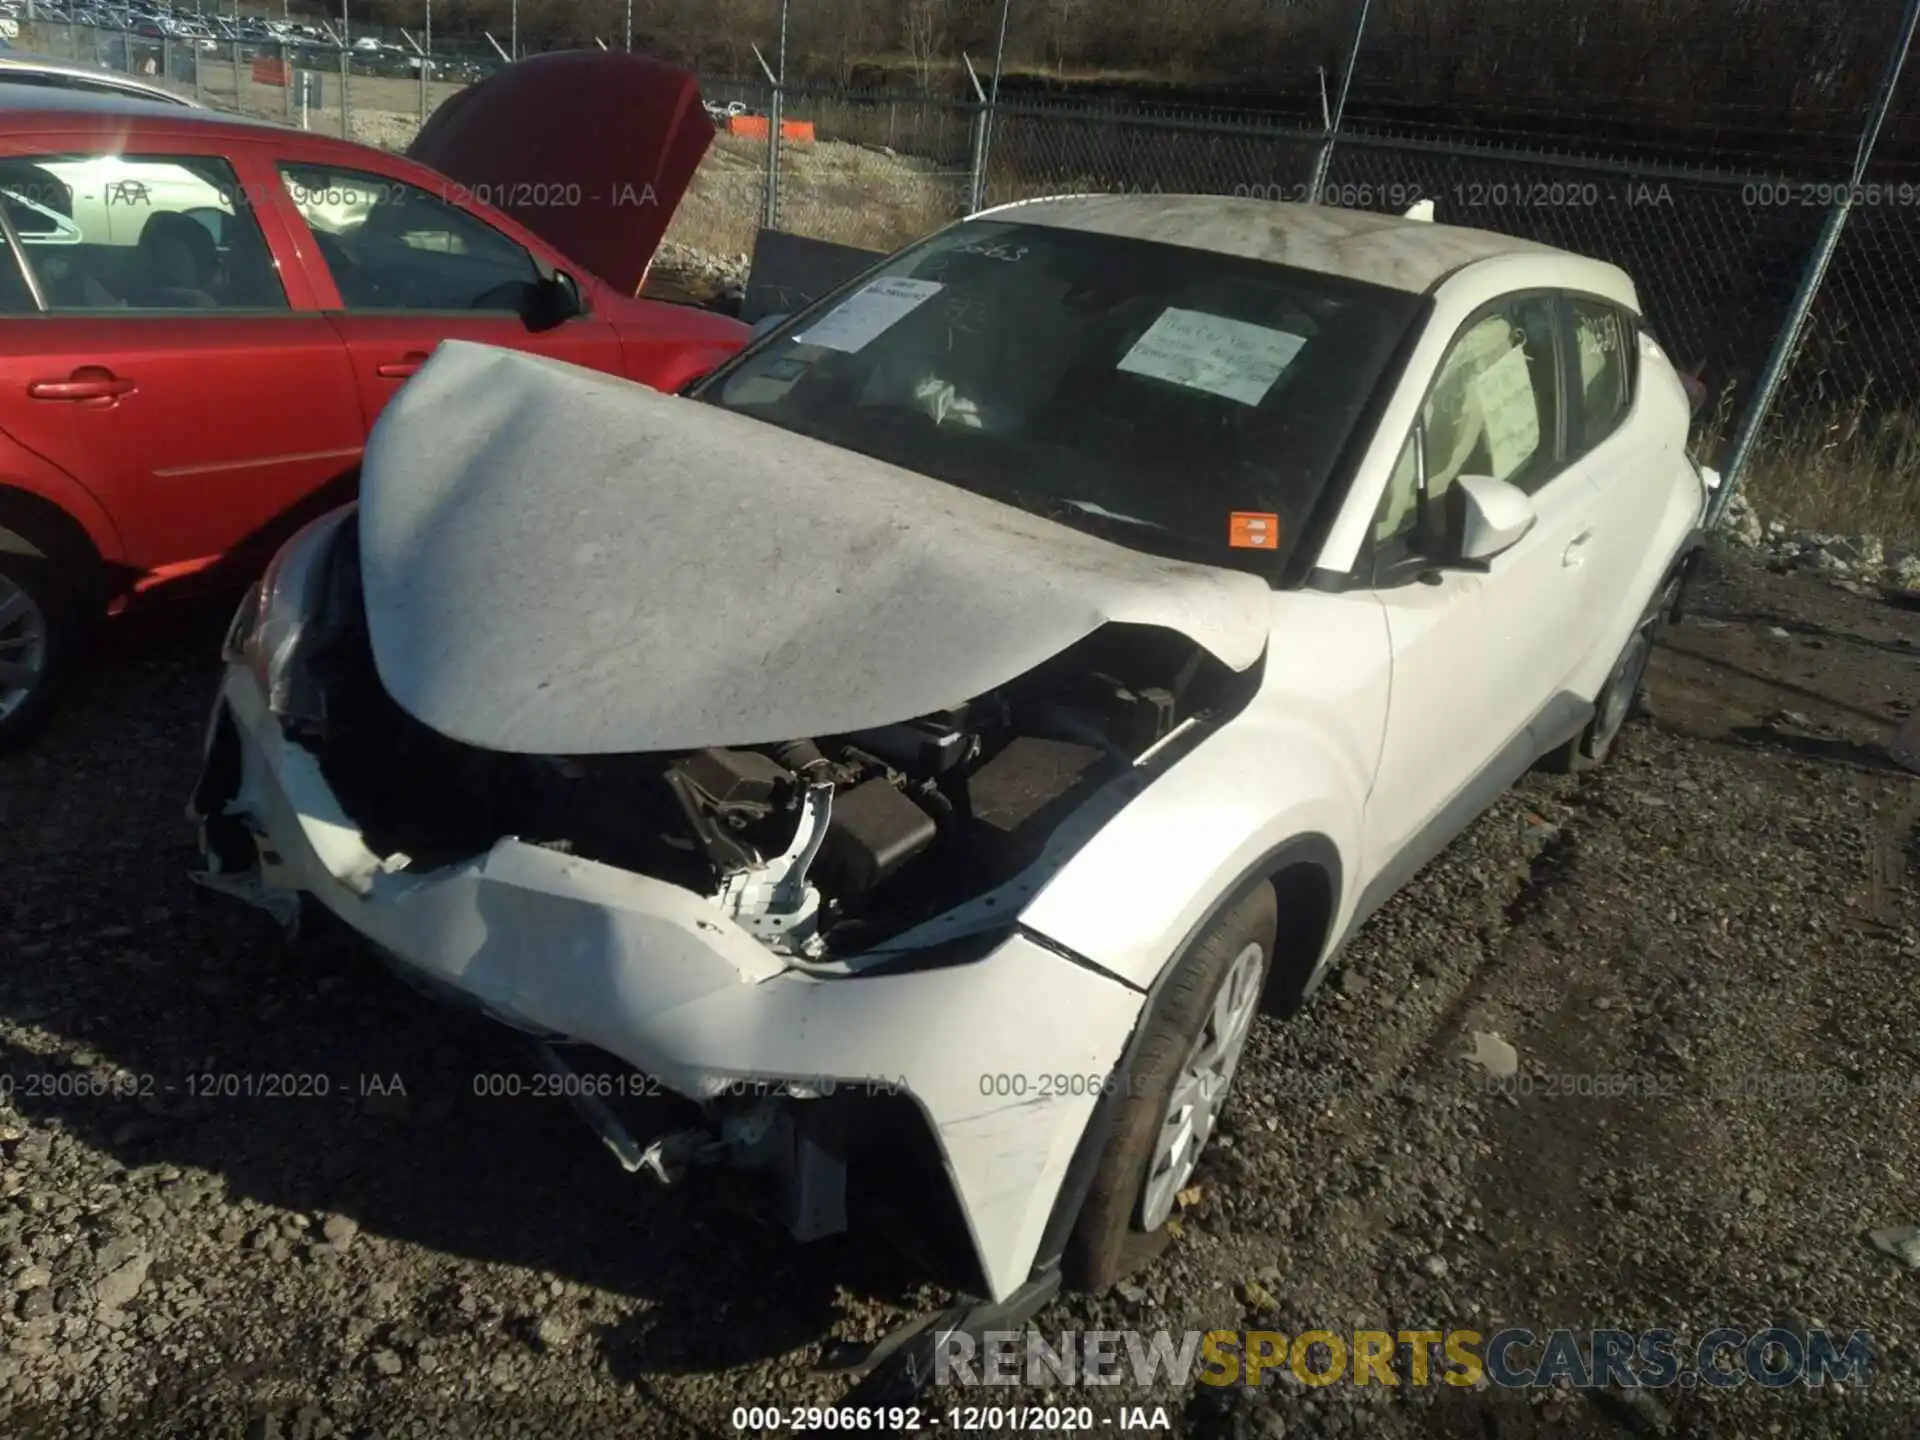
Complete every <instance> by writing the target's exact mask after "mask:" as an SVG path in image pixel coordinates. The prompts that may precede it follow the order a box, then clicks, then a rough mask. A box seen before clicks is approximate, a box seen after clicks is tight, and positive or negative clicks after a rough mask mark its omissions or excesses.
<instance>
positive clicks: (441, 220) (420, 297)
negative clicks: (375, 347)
mask: <svg viewBox="0 0 1920 1440" xmlns="http://www.w3.org/2000/svg"><path fill="white" fill-rule="evenodd" d="M280 174H281V178H282V180H283V181H284V182H285V184H286V187H287V193H288V194H289V195H290V196H291V197H292V199H293V203H294V208H295V209H297V210H299V212H300V214H301V216H302V217H303V218H304V219H305V220H306V222H307V226H308V228H309V229H310V230H312V231H313V236H314V241H315V244H316V245H317V247H318V249H319V251H320V254H321V256H322V257H323V258H324V259H325V260H326V264H327V270H328V272H329V273H330V274H331V275H332V276H333V283H334V285H335V287H336V288H338V290H339V291H340V299H341V301H342V303H343V304H344V305H345V306H346V308H347V309H348V310H454V311H486V310H498V311H506V312H512V313H516V314H517V313H519V312H520V310H521V309H522V307H523V306H524V304H525V292H526V291H527V290H529V289H531V288H533V287H535V286H537V285H538V283H539V280H540V270H539V267H538V266H537V265H536V264H535V263H534V259H533V256H532V255H531V254H529V253H528V252H527V249H526V247H525V246H523V245H520V244H517V243H515V242H514V241H513V240H510V239H508V238H507V237H506V236H505V235H503V234H501V233H500V232H499V231H498V230H496V229H494V228H493V226H491V225H489V224H487V223H486V222H485V221H484V220H482V219H480V218H479V217H478V216H477V215H474V214H472V213H470V212H468V211H466V210H463V209H461V208H460V207H459V206H458V205H454V204H452V203H450V202H449V201H447V200H444V199H442V198H441V197H440V196H437V195H434V194H431V193H429V192H428V191H426V190H424V189H422V188H420V187H419V186H417V185H409V184H407V183H406V182H405V181H404V180H396V179H393V178H391V177H389V176H384V175H373V174H369V173H367V172H365V171H359V170H345V169H341V168H339V167H336V166H322V165H310V164H300V163H297V162H293V163H287V164H283V165H282V166H281V167H280Z"/></svg>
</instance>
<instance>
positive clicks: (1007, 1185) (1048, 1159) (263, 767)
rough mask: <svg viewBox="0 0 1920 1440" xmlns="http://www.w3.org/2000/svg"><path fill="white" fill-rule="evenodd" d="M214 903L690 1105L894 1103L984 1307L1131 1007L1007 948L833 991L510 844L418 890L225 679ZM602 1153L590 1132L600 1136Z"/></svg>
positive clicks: (1037, 1237) (1133, 1012)
mask: <svg viewBox="0 0 1920 1440" xmlns="http://www.w3.org/2000/svg"><path fill="white" fill-rule="evenodd" d="M192 814H193V818H195V819H196V820H197V821H198V823H199V824H200V827H201V835H202V848H203V850H204V851H205V853H206V856H207V865H208V868H207V871H206V872H204V874H203V876H202V877H201V878H202V879H203V880H204V881H205V882H206V883H209V884H211V885H213V886H214V887H215V888H218V889H221V890H226V891H229V892H236V893H239V894H241V895H243V896H244V897H245V898H248V899H251V900H254V901H256V902H257V903H261V904H263V905H265V906H267V907H268V908H270V909H277V910H278V911H279V912H280V913H282V914H283V915H284V914H285V913H287V907H288V906H289V905H290V904H297V902H298V896H299V895H300V894H301V893H305V894H307V895H310V896H312V897H313V898H314V899H315V900H317V901H318V902H319V903H320V904H322V905H324V906H325V907H326V908H327V909H328V910H329V911H331V912H332V913H333V914H334V915H336V916H338V917H339V918H340V919H341V920H343V921H344V922H345V923H346V924H347V925H349V926H350V927H351V928H353V929H354V930H356V931H358V932H359V933H360V934H362V935H363V936H365V937H366V938H367V939H368V940H370V941H372V942H373V944H374V945H375V946H376V947H377V948H378V949H379V950H381V951H382V952H383V953H384V954H385V955H386V956H387V957H388V958H389V959H390V960H391V961H392V962H394V963H395V964H396V965H398V966H399V967H401V968H402V969H403V970H404V971H406V972H407V973H408V975H409V976H410V978H413V979H415V980H416V981H419V982H422V983H424V984H425V986H426V987H427V988H429V989H432V990H435V991H438V992H440V993H443V994H446V995H448V997H449V998H454V999H459V1000H462V1001H464V1002H466V1003H469V1004H475V1005H478V1006H479V1007H480V1008H481V1009H483V1010H484V1011H485V1012H486V1013H487V1014H489V1015H491V1016H493V1017H495V1018H497V1019H499V1020H501V1021H503V1022H505V1023H506V1024H509V1025H512V1026H514V1027H516V1028H518V1029H520V1030H523V1031H525V1032H528V1033H529V1034H532V1035H534V1036H536V1037H539V1038H541V1039H543V1040H563V1041H569V1042H581V1043H586V1044H590V1045H593V1046H596V1047H598V1048H600V1049H602V1050H604V1051H606V1052H608V1053H610V1054H612V1055H614V1056H616V1057H618V1058H619V1059H620V1060H622V1061H624V1062H626V1063H628V1064H630V1065H632V1066H633V1067H634V1068H635V1069H637V1070H640V1071H642V1072H644V1073H646V1074H647V1075H649V1076H651V1077H653V1078H654V1079H656V1080H657V1081H659V1082H660V1084H662V1085H663V1086H665V1087H667V1088H668V1089H670V1090H673V1091H675V1092H677V1093H679V1094H680V1095H683V1096H686V1097H688V1098H690V1099H692V1100H695V1101H702V1102H712V1101H715V1100H718V1099H720V1098H722V1097H726V1096H729V1095H734V1094H739V1093H741V1092H742V1089H743V1088H744V1087H753V1088H756V1089H764V1088H765V1087H783V1088H784V1089H785V1091H786V1092H787V1093H788V1094H789V1095H790V1096H792V1097H794V1098H792V1099H791V1100H790V1101H789V1102H787V1103H790V1104H791V1105H793V1106H797V1107H804V1106H806V1105H807V1104H809V1103H810V1102H809V1101H808V1100H806V1099H804V1098H799V1097H804V1096H807V1095H809V1094H813V1095H818V1094H821V1093H824V1092H829V1091H833V1090H842V1091H854V1092H858V1091H859V1090H860V1088H861V1087H866V1088H867V1089H868V1090H869V1091H883V1092H886V1093H904V1094H905V1095H907V1096H909V1097H911V1100H912V1103H913V1105H914V1106H915V1108H916V1109H917V1110H918V1112H919V1114H920V1116H921V1117H922V1118H923V1120H924V1122H925V1125H926V1127H927V1130H928V1132H929V1133H930V1134H931V1136H932V1138H933V1140H934V1142H935V1144H936V1146H937V1148H938V1151H939V1155H940V1159H941V1163H942V1165H943V1167H944V1169H945V1171H946V1177H947V1179H948V1181H949V1182H950V1184H951V1187H952V1191H953V1195H954V1199H955V1200H956V1201H957V1203H958V1208H959V1211H960V1213H961V1215H962V1216H963V1217H964V1221H965V1225H966V1228H967V1232H968V1239H969V1240H970V1242H971V1248H972V1251H973V1253H974V1256H975V1258H976V1260H977V1262H978V1266H979V1270H980V1274H981V1279H982V1282H983V1284H984V1286H985V1288H986V1290H987V1292H988V1295H989V1297H990V1298H992V1299H995V1300H998V1299H1001V1298H1003V1297H1005V1296H1007V1295H1010V1294H1012V1293H1013V1292H1014V1291H1015V1290H1016V1289H1017V1288H1018V1287H1019V1286H1020V1285H1021V1284H1022V1283H1023V1282H1025V1281H1026V1280H1027V1279H1028V1276H1029V1273H1030V1271H1031V1270H1032V1268H1033V1267H1034V1265H1035V1263H1036V1260H1039V1259H1044V1258H1047V1257H1042V1256H1040V1254H1039V1251H1040V1246H1041V1242H1042V1236H1043V1234H1044V1233H1047V1232H1048V1228H1049V1220H1050V1218H1051V1217H1052V1215H1053V1211H1054V1208H1055V1203H1056V1199H1057V1197H1058V1196H1059V1195H1060V1193H1061V1191H1062V1188H1063V1185H1064V1184H1065V1182H1066V1179H1067V1176H1068V1171H1069V1167H1070V1163H1071V1161H1072V1158H1073V1156H1074V1152H1075V1149H1076V1146H1078V1145H1079V1143H1080V1140H1081V1137H1082V1135H1083V1133H1084V1132H1085V1130H1086V1128H1087V1125H1088V1122H1089V1120H1090V1118H1091V1116H1092V1115H1093V1112H1094V1108H1095V1103H1096V1101H1097V1100H1098V1098H1099V1096H1100V1094H1101V1091H1102V1088H1103V1086H1104V1085H1105V1083H1106V1080H1107V1077H1109V1076H1111V1075H1112V1073H1113V1071H1114V1068H1115V1066H1116V1065H1117V1063H1118V1062H1119V1059H1120V1057H1121V1054H1122V1052H1123V1050H1124V1048H1125V1045H1126V1042H1127V1039H1128V1036H1129V1035H1130V1033H1131V1031H1132V1029H1133V1026H1134V1023H1135V1021H1136V1019H1137V1018H1138V1015H1139V1012H1140V1007H1141V1004H1142V1002H1143V1000H1144V996H1143V995H1142V994H1141V993H1140V992H1139V991H1138V990H1136V989H1134V988H1132V987H1130V986H1128V985H1125V984H1122V983H1121V982H1119V981H1118V980H1116V979H1114V978H1112V977H1111V976H1109V975H1107V974H1105V973H1104V972H1101V971H1099V970H1097V969H1095V968H1093V967H1091V966H1090V965H1087V964H1083V963H1079V962H1077V961H1076V960H1075V959H1073V958H1071V957H1070V956H1068V955H1067V954H1065V953H1063V952H1061V951H1060V950H1059V949H1058V948H1056V947H1051V946H1049V945H1047V944H1044V943H1038V942H1037V941H1036V940H1035V939H1034V938H1033V937H1031V936H1030V935H1028V934H1027V933H1026V932H1024V931H1023V930H1021V929H1019V928H1018V927H1009V928H1008V929H1007V930H1006V931H1005V932H1004V935H1003V937H1002V938H1000V939H999V940H998V942H997V943H995V944H993V945H991V946H990V947H989V948H986V949H985V951H984V953H981V949H980V947H974V948H971V949H969V950H967V951H966V952H965V953H964V955H962V956H956V955H942V954H939V953H937V952H932V951H930V952H928V953H927V954H926V955H924V956H921V957H915V956H912V955H909V956H907V957H906V961H907V963H905V964H904V965H898V966H893V967H889V968H888V969H887V970H886V971H885V973H874V972H869V973H864V974H850V975H841V976H830V975H824V974H822V973H820V972H818V971H809V970H807V969H804V968H802V967H799V966H796V965H795V964H794V963H793V962H792V961H791V960H789V959H788V958H786V957H784V956H781V955H778V954H775V953H774V952H773V951H772V950H770V949H769V948H767V946H765V945H764V944H762V943H761V942H760V941H759V940H757V939H756V938H754V936H753V935H751V934H749V933H748V931H747V930H746V929H744V928H742V927H741V926H740V925H739V924H737V923H735V921H733V920H732V919H731V918H730V917H729V916H728V915H726V914H725V913H724V912H723V911H721V910H719V909H717V908H716V907H715V905H714V904H713V903H712V902H711V901H710V900H709V899H707V898H704V897H702V896H699V895H696V894H695V893H693V892H692V891H690V890H687V889H684V888H682V887H680V886H677V885H672V884H668V883H666V882H663V881H659V880H654V879H651V878H648V877H647V876H644V875H639V874H636V873H633V872H631V871H627V870H622V869H618V868H615V867H613V866H609V865H605V864H601V863H598V862H595V861H592V860H587V859H582V858H580V857H577V856H573V855H568V854H565V853H562V852H561V851H558V850H554V849H548V848H544V847H541V846H537V845H531V844H527V843H523V842H522V841H519V840H517V839H513V838H510V837H509V838H504V839H501V840H499V841H497V842H496V843H495V844H494V845H493V846H492V847H491V848H490V849H488V850H487V851H485V852H484V853H482V854H480V855H477V856H475V857H473V858H472V859H469V860H466V861H464V862H461V863H458V864H452V865H446V866H443V867H441V868H438V869H434V870H431V871H427V872H425V873H414V871H413V870H412V869H411V868H410V866H409V863H408V862H407V860H406V858H405V857H404V856H394V855H389V856H380V855H376V854H375V853H373V851H372V850H371V849H370V848H369V847H368V845H367V844H366V842H365V839H364V838H363V835H362V832H361V830H360V828H359V827H358V826H357V825H356V824H355V823H354V821H353V820H352V819H351V817H349V816H348V815H347V814H346V812H345V810H344V809H343V807H342V806H341V803H340V801H339V800H338V798H337V797H336V796H335V794H334V792H333V790H332V789H331V788H330V786H329V785H328V783H327V781H326V779H325V777H324V776H323V775H322V773H321V768H320V765H319V763H318V761H317V760H316V759H315V757H314V756H313V755H312V754H311V753H310V752H309V751H307V750H306V749H304V748H302V747H301V746H300V745H298V744H296V743H294V742H292V741H291V740H289V739H288V738H287V737H286V736H285V734H284V733H283V732H282V730H281V728H280V725H279V724H278V722H277V721H276V719H275V718H274V716H273V714H272V713H271V712H270V710H269V708H268V704H267V698H266V695H265V694H264V692H263V690H262V688H261V685H260V683H259V681H258V680H257V679H256V677H255V675H254V674H253V673H252V672H251V671H250V670H249V669H248V668H247V667H245V666H244V665H238V664H236V665H232V666H230V668H229V670H228V672H227V675H226V678H225V680H224V682H223V684H222V687H221V692H220V696H219V698H218V700H217V701H216V704H215V707H214V713H213V716H212V719H211V723H210V725H209V729H208V734H207V753H206V765H205V770H204V772H203V775H202V779H201V783H200V786H199V788H198V789H197V790H196V793H195V796H194V803H193V808H192ZM604 1133H605V1132H604V1131H603V1134H604Z"/></svg>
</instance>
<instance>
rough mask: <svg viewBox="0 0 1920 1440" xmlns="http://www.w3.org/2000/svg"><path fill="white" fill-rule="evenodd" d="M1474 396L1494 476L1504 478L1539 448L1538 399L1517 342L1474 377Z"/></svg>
mask: <svg viewBox="0 0 1920 1440" xmlns="http://www.w3.org/2000/svg"><path fill="white" fill-rule="evenodd" d="M1473 396H1474V399H1475V400H1477V401H1478V402H1479V404H1480V415H1481V418H1482V420H1483V421H1484V422H1485V424H1486V427H1487V428H1486V440H1487V455H1488V458H1489V459H1491V460H1492V461H1493V476H1494V479H1496V480H1505V479H1507V478H1508V477H1509V476H1511V475H1512V474H1513V473H1514V472H1515V471H1516V470H1518V469H1519V468H1520V467H1521V466H1522V465H1524V464H1526V463H1527V461H1528V460H1530V459H1532V458H1533V452H1534V451H1536V450H1538V449H1539V448H1540V402H1539V400H1538V399H1536V398H1535V396H1534V393H1533V379H1532V377H1531V376H1530V375H1529V374H1528V373H1527V352H1526V351H1524V350H1522V349H1521V348H1520V347H1519V346H1518V345H1516V346H1514V347H1513V348H1512V349H1511V350H1509V351H1507V353H1506V354H1504V355H1502V356H1501V357H1500V358H1499V359H1498V360H1496V361H1494V362H1493V364H1491V365H1489V366H1488V367H1487V368H1486V369H1484V370H1482V371H1481V372H1480V373H1479V374H1478V375H1476V376H1474V377H1473Z"/></svg>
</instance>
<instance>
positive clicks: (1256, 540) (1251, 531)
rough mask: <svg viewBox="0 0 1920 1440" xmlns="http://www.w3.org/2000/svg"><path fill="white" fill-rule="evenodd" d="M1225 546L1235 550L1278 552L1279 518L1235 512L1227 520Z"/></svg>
mask: <svg viewBox="0 0 1920 1440" xmlns="http://www.w3.org/2000/svg"><path fill="white" fill-rule="evenodd" d="M1227 544H1229V545H1231V546H1232V547H1233V548H1234V549H1235V550H1278V549H1279V548H1280V517H1279V516H1278V515H1263V514H1260V513H1259V512H1258V511H1253V510H1236V511H1234V512H1233V514H1232V515H1230V516H1229V517H1228V518H1227Z"/></svg>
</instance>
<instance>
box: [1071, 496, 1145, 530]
mask: <svg viewBox="0 0 1920 1440" xmlns="http://www.w3.org/2000/svg"><path fill="white" fill-rule="evenodd" d="M1059 503H1060V504H1061V505H1067V506H1071V507H1072V508H1073V509H1075V510H1078V511H1079V512H1080V513H1081V514H1082V515H1092V516H1094V517H1096V518H1097V519H1101V520H1115V521H1118V522H1120V523H1121V524H1123V525H1138V526H1141V527H1142V528H1144V529H1147V530H1161V531H1164V530H1165V529H1166V528H1167V527H1166V526H1164V525H1162V524H1161V523H1160V522H1159V521H1158V520H1146V519H1142V518H1141V517H1140V516H1138V515H1122V514H1121V513H1120V512H1119V511H1118V510H1109V509H1107V507H1106V506H1104V505H1101V504H1099V503H1097V502H1095V501H1092V500H1076V499H1073V498H1072V497H1068V498H1065V499H1062V500H1061V501H1060V502H1059ZM1049 518H1051V517H1049Z"/></svg>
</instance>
